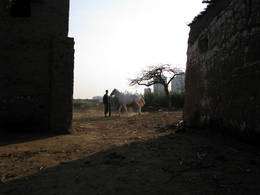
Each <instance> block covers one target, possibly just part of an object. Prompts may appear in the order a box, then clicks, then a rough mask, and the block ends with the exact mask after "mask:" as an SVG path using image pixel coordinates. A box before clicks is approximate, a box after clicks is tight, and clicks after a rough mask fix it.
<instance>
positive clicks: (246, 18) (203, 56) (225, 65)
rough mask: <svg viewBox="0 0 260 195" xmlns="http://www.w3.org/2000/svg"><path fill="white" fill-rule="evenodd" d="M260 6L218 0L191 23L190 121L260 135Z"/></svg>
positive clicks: (238, 0) (187, 120) (253, 2)
mask: <svg viewBox="0 0 260 195" xmlns="http://www.w3.org/2000/svg"><path fill="white" fill-rule="evenodd" d="M259 10H260V1H259V0H216V1H214V3H213V4H212V5H211V6H210V7H209V8H208V9H207V11H206V12H205V13H204V14H202V15H200V16H198V17H197V18H195V19H194V21H193V22H192V23H191V25H190V35H189V42H188V51H187V69H186V81H185V82H186V83H185V86H186V101H185V108H184V120H185V123H186V124H187V125H189V126H199V127H202V126H204V127H205V126H214V127H221V128H222V129H227V130H229V131H233V132H235V133H237V134H238V133H239V134H243V135H246V136H251V137H253V136H254V135H255V134H258V135H259V134H260V109H259V106H260V105H259V104H260V99H259V98H260V97H259V96H260V87H259V84H260V53H259V52H260V12H259Z"/></svg>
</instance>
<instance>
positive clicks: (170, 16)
mask: <svg viewBox="0 0 260 195" xmlns="http://www.w3.org/2000/svg"><path fill="white" fill-rule="evenodd" d="M201 2H202V0H186V1H177V0H71V1H70V28H69V36H70V37H74V39H75V69H74V98H92V97H93V96H98V95H99V96H103V94H104V92H105V90H106V89H108V90H109V91H110V92H111V91H112V90H113V89H114V88H117V89H119V90H120V91H126V90H127V91H131V92H136V91H137V92H143V87H130V86H129V85H128V79H129V78H134V77H135V76H136V75H137V74H138V73H139V72H140V71H141V70H142V69H143V68H145V67H146V66H148V65H154V64H160V63H170V64H173V65H175V66H178V67H180V68H182V69H185V66H186V50H187V40H188V34H189V27H188V26H187V24H189V23H190V22H191V21H192V19H193V18H194V17H195V16H196V15H197V14H198V13H199V12H200V11H202V10H203V9H204V7H205V5H204V4H202V3H201Z"/></svg>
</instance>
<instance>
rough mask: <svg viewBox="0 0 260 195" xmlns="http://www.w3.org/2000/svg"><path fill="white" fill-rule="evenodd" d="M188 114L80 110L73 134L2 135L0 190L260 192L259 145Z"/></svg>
mask: <svg viewBox="0 0 260 195" xmlns="http://www.w3.org/2000/svg"><path fill="white" fill-rule="evenodd" d="M181 120H182V112H181V111H176V112H164V111H162V112H150V113H148V112H147V113H143V114H142V115H141V116H139V115H136V114H134V113H131V114H129V115H128V116H127V115H126V114H124V115H123V116H121V117H118V116H112V117H111V118H104V117H103V114H102V112H98V111H93V110H88V111H86V112H75V113H74V119H73V127H72V130H71V133H70V134H67V135H30V136H29V135H23V136H16V135H15V136H14V135H11V136H10V135H9V136H7V137H2V138H0V178H1V181H0V194H1V195H2V194H3V195H5V194H8V195H33V194H35V195H36V194H41V195H43V194H44V195H67V194H68V195H70V194H79V195H83V194H84V195H86V194H108V195H110V194H111V195H113V194H120V195H121V194H149V195H152V194H161V195H163V194H200V195H201V194H205V195H208V194H260V150H259V148H257V147H254V146H251V145H248V144H245V143H242V142H240V141H237V140H235V139H232V138H231V137H229V136H223V135H221V134H219V133H216V132H214V133H213V132H209V131H205V130H195V129H184V128H182V127H179V121H181Z"/></svg>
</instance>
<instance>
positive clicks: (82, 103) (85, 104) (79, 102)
mask: <svg viewBox="0 0 260 195" xmlns="http://www.w3.org/2000/svg"><path fill="white" fill-rule="evenodd" d="M73 107H74V109H79V110H84V109H89V108H96V109H97V108H100V103H99V102H98V101H92V100H87V99H76V100H73Z"/></svg>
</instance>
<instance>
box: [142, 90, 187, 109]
mask: <svg viewBox="0 0 260 195" xmlns="http://www.w3.org/2000/svg"><path fill="white" fill-rule="evenodd" d="M170 97H171V103H172V107H173V108H183V107H184V102H185V93H184V92H182V93H174V92H171V93H170ZM144 99H145V106H152V107H162V108H167V107H168V105H167V101H166V95H165V94H164V93H149V94H145V95H144Z"/></svg>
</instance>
